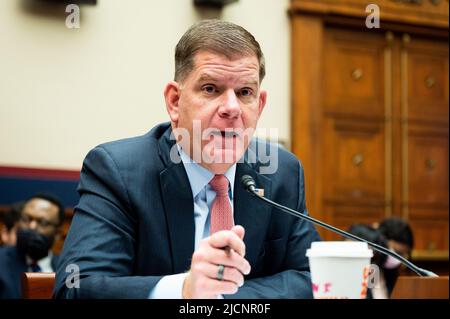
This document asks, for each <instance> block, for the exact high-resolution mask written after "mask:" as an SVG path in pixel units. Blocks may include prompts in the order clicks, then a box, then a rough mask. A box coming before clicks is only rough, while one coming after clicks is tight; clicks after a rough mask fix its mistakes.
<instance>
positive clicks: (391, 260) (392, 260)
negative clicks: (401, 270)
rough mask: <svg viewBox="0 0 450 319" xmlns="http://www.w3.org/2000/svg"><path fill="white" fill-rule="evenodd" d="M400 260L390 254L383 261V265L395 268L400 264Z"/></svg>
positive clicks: (387, 267)
mask: <svg viewBox="0 0 450 319" xmlns="http://www.w3.org/2000/svg"><path fill="white" fill-rule="evenodd" d="M401 263H402V262H401V261H400V260H398V259H396V258H394V257H392V256H388V257H387V259H386V261H385V262H384V265H383V267H384V268H386V269H395V268H398V267H399V266H400V264H401Z"/></svg>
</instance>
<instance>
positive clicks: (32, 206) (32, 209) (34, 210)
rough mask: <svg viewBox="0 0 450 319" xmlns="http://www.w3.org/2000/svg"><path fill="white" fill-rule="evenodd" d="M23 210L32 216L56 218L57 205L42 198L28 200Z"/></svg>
mask: <svg viewBox="0 0 450 319" xmlns="http://www.w3.org/2000/svg"><path fill="white" fill-rule="evenodd" d="M23 212H24V213H26V214H28V215H31V216H33V217H45V218H47V219H55V218H58V206H56V205H55V204H53V203H51V202H49V201H48V200H45V199H42V198H33V199H31V200H29V201H28V202H27V203H26V204H25V206H24V208H23Z"/></svg>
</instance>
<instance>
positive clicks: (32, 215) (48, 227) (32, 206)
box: [19, 198, 59, 236]
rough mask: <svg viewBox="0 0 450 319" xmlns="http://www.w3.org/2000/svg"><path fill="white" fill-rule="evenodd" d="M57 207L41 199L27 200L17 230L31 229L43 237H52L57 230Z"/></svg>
mask: <svg viewBox="0 0 450 319" xmlns="http://www.w3.org/2000/svg"><path fill="white" fill-rule="evenodd" d="M58 221H59V216H58V206H56V205H55V204H53V203H51V202H49V201H47V200H45V199H41V198H33V199H31V200H29V201H28V202H27V203H26V204H25V206H24V208H23V211H22V216H21V218H20V220H19V229H23V230H24V229H32V230H36V231H37V232H38V233H40V234H42V235H44V236H53V235H55V234H56V233H57V230H58Z"/></svg>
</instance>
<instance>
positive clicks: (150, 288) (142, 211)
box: [54, 20, 319, 298]
mask: <svg viewBox="0 0 450 319" xmlns="http://www.w3.org/2000/svg"><path fill="white" fill-rule="evenodd" d="M175 69H176V70H175V81H172V82H170V83H168V84H167V86H166V88H165V91H164V96H165V100H166V107H167V111H168V113H169V117H170V119H171V122H170V123H164V124H161V125H158V126H156V127H154V128H153V129H152V130H151V131H150V132H149V133H147V134H146V135H143V136H140V137H136V138H131V139H125V140H121V141H116V142H111V143H107V144H103V145H100V146H98V147H96V148H94V149H93V150H92V151H91V152H89V154H88V155H87V156H86V159H85V161H84V163H83V168H82V171H81V180H80V185H79V188H78V191H79V193H80V196H81V197H80V202H79V204H78V205H77V207H76V208H75V214H74V219H73V221H72V225H71V228H70V231H69V234H68V236H67V238H66V241H65V244H64V248H63V253H62V256H61V262H60V264H59V268H58V271H57V276H56V286H55V291H54V293H55V296H56V297H60V298H74V297H76V298H311V297H312V290H311V282H310V273H309V267H308V260H307V258H306V257H305V252H306V249H308V248H309V247H310V245H311V242H312V241H316V240H319V236H318V234H317V232H316V231H315V229H314V227H312V226H311V224H309V223H307V222H304V221H303V220H300V219H296V218H294V217H292V216H290V215H286V214H284V213H282V212H280V211H277V210H274V209H272V208H270V207H268V206H266V205H264V204H262V203H261V202H259V201H258V200H257V199H255V198H254V197H252V195H251V194H250V193H248V192H246V191H245V190H244V189H243V188H242V186H241V184H240V183H241V182H240V181H241V177H242V176H243V175H246V174H248V175H251V176H252V177H253V178H254V179H255V181H256V185H257V187H258V188H259V189H260V190H261V193H262V192H264V196H266V197H268V198H270V199H272V200H274V201H277V202H280V203H282V204H284V205H287V206H289V207H291V208H293V209H296V210H299V211H301V212H303V213H305V214H307V211H306V207H305V194H304V177H303V169H302V167H301V164H300V162H299V161H298V160H297V159H296V158H295V157H294V156H293V155H292V154H290V153H288V152H286V151H284V150H282V149H280V148H278V147H276V146H274V145H271V144H265V143H262V142H260V141H257V140H255V139H252V135H253V132H254V129H255V128H256V124H257V121H258V119H259V116H260V115H261V112H262V110H263V108H264V106H265V103H266V92H265V91H263V90H261V89H260V84H261V81H262V79H263V77H264V74H265V67H264V57H263V54H262V52H261V49H260V46H259V44H258V42H257V41H256V40H255V39H254V37H253V36H252V35H251V34H250V33H249V32H248V31H246V30H245V29H243V28H242V27H239V26H237V25H235V24H232V23H228V22H223V21H218V20H206V21H202V22H200V23H197V24H195V25H194V26H192V27H191V28H190V29H189V30H188V31H187V32H186V33H185V34H184V35H183V37H182V38H181V39H180V41H179V43H178V44H177V47H176V52H175ZM267 151H269V153H270V156H268V157H267V156H265V155H266V154H267V153H266V152H267Z"/></svg>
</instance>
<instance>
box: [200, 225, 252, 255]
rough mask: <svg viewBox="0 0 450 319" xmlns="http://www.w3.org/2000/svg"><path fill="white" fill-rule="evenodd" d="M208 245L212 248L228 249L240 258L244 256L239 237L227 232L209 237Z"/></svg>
mask: <svg viewBox="0 0 450 319" xmlns="http://www.w3.org/2000/svg"><path fill="white" fill-rule="evenodd" d="M208 242H209V244H210V245H211V246H212V247H214V248H222V249H224V248H225V247H229V249H232V250H234V251H235V252H236V253H238V254H239V255H241V256H245V244H244V242H243V241H242V239H241V238H239V236H238V235H237V234H236V233H235V232H233V231H229V230H223V231H219V232H217V233H215V234H213V235H211V236H210V237H209V240H208Z"/></svg>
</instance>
